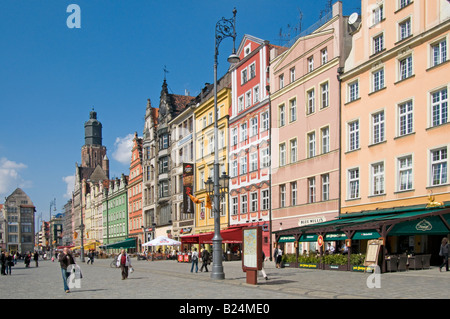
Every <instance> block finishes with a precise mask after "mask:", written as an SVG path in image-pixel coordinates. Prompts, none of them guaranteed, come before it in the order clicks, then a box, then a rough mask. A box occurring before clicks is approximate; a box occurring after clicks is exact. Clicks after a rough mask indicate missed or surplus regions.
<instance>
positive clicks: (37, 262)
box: [33, 251, 39, 267]
mask: <svg viewBox="0 0 450 319" xmlns="http://www.w3.org/2000/svg"><path fill="white" fill-rule="evenodd" d="M33 259H34V262H35V263H36V267H39V254H38V252H37V251H35V252H34V255H33Z"/></svg>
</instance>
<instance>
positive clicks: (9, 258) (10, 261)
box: [5, 252, 14, 275]
mask: <svg viewBox="0 0 450 319" xmlns="http://www.w3.org/2000/svg"><path fill="white" fill-rule="evenodd" d="M5 258H6V263H5V265H6V271H5V274H6V275H8V274H9V275H11V267H12V266H14V259H13V257H12V256H11V255H10V253H9V252H6V254H5Z"/></svg>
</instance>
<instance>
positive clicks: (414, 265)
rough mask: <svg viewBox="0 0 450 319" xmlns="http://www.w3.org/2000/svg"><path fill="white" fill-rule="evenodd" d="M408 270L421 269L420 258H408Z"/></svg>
mask: <svg viewBox="0 0 450 319" xmlns="http://www.w3.org/2000/svg"><path fill="white" fill-rule="evenodd" d="M408 262H409V269H422V268H423V267H422V256H414V257H410V258H408Z"/></svg>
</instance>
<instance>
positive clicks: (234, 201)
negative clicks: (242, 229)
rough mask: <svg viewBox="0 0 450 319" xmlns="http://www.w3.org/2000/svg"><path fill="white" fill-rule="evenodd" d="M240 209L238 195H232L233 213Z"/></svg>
mask: <svg viewBox="0 0 450 319" xmlns="http://www.w3.org/2000/svg"><path fill="white" fill-rule="evenodd" d="M238 211H239V204H238V198H237V197H231V215H237V214H238Z"/></svg>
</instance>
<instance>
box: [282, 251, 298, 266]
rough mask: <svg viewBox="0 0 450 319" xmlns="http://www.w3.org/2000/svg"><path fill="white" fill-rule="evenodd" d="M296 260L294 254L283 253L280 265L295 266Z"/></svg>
mask: <svg viewBox="0 0 450 319" xmlns="http://www.w3.org/2000/svg"><path fill="white" fill-rule="evenodd" d="M297 266H298V262H297V258H296V256H295V254H285V255H283V257H282V258H281V267H297Z"/></svg>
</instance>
